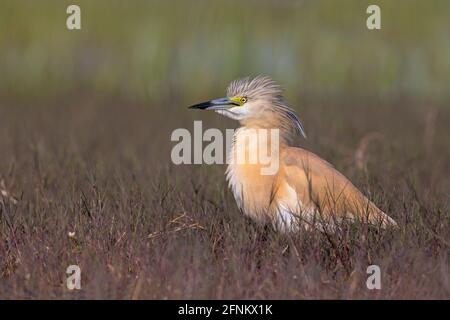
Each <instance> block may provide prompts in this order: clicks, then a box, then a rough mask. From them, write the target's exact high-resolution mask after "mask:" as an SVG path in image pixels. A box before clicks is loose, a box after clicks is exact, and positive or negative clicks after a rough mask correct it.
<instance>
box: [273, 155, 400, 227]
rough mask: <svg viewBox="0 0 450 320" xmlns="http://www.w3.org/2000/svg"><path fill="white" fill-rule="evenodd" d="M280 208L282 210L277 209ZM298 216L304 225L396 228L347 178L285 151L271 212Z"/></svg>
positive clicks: (311, 157) (320, 161) (312, 157)
mask: <svg viewBox="0 0 450 320" xmlns="http://www.w3.org/2000/svg"><path fill="white" fill-rule="evenodd" d="M280 208H281V209H280ZM275 209H278V211H280V210H281V211H282V215H286V214H287V212H291V213H293V214H300V215H301V217H302V218H303V219H304V220H306V221H311V220H312V219H314V220H315V221H317V219H324V220H327V221H328V222H329V221H336V219H337V220H340V219H343V218H349V219H361V220H363V221H366V222H369V223H373V224H380V225H381V226H387V225H392V224H395V222H394V221H393V220H392V219H391V218H389V217H388V216H387V215H386V214H385V213H384V212H383V211H381V210H380V209H378V208H377V207H376V206H375V204H373V203H372V202H371V201H370V200H368V199H367V198H366V197H365V196H364V195H363V194H362V193H361V192H360V191H359V190H358V189H357V188H356V187H355V186H354V185H353V184H352V183H351V182H350V181H349V180H348V179H347V178H346V177H344V176H343V175H342V174H341V173H339V172H338V171H337V170H336V169H335V168H334V167H333V166H332V165H331V164H329V163H328V162H326V161H325V160H323V159H321V158H320V157H318V156H317V155H315V154H313V153H311V152H309V151H307V150H304V149H301V148H294V147H288V148H285V149H284V150H283V151H282V152H281V154H280V170H279V172H278V175H277V179H276V186H275V188H274V202H273V203H272V210H273V211H274V212H276V211H277V210H275Z"/></svg>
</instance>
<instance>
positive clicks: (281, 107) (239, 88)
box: [189, 76, 305, 137]
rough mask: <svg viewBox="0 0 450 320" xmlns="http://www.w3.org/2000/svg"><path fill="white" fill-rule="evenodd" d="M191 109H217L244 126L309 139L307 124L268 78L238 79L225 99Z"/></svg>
mask: <svg viewBox="0 0 450 320" xmlns="http://www.w3.org/2000/svg"><path fill="white" fill-rule="evenodd" d="M189 108H192V109H202V110H213V111H216V112H217V113H220V114H222V115H224V116H226V117H228V118H231V119H234V120H238V121H239V122H241V124H243V125H248V124H252V123H258V125H259V126H263V127H279V128H280V129H294V130H295V131H297V132H299V133H300V134H301V135H303V136H304V137H305V133H304V129H303V125H302V124H301V122H300V120H299V119H298V117H297V116H296V115H295V113H294V112H293V110H292V109H291V108H290V107H288V105H287V104H286V102H285V100H284V98H283V96H282V89H281V87H280V86H279V85H278V84H276V83H275V81H273V80H272V79H270V78H269V77H266V76H257V77H255V78H253V79H250V78H248V77H247V78H244V79H239V80H235V81H233V82H231V83H230V85H229V86H228V88H227V96H226V97H225V98H219V99H213V100H210V101H207V102H202V103H199V104H195V105H193V106H190V107H189Z"/></svg>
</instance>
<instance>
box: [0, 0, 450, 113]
mask: <svg viewBox="0 0 450 320" xmlns="http://www.w3.org/2000/svg"><path fill="white" fill-rule="evenodd" d="M0 3H1V10H0V70H1V77H0V97H2V98H3V99H7V100H8V99H14V100H16V99H19V100H20V101H24V102H34V103H38V102H42V104H45V103H46V101H48V100H49V99H53V98H55V97H60V96H63V95H68V94H70V95H72V96H73V95H79V96H93V97H97V96H113V97H118V96H120V97H124V98H127V99H137V100H138V101H142V102H145V103H147V102H149V103H152V102H153V103H160V102H164V101H167V99H169V100H170V101H178V99H182V100H189V101H191V100H197V99H198V97H199V96H204V97H209V96H210V95H211V92H217V94H223V91H224V86H225V84H226V83H228V81H230V80H231V79H233V78H236V77H242V76H246V75H255V74H260V73H262V74H268V75H271V76H273V77H274V78H275V79H276V80H278V81H279V82H280V83H282V84H283V85H284V86H285V87H286V88H287V89H289V90H287V93H288V96H289V95H293V94H295V95H296V97H303V99H312V100H313V101H315V100H316V99H322V98H323V97H328V98H332V99H341V100H343V99H351V98H360V99H382V100H383V99H392V98H398V97H404V96H408V97H411V98H412V99H419V100H420V101H426V102H436V103H442V102H447V101H448V99H449V91H450V90H449V84H450V59H449V57H450V41H449V40H450V2H449V1H445V0H442V1H439V0H433V1H411V0H408V1H407V0H402V1H332V0H323V1H199V0H197V1H177V0H171V1H128V2H125V1H105V0H99V1H75V2H74V1H39V2H37V1H24V0H19V1H13V0H1V2H0ZM73 3H75V4H78V5H79V6H80V7H81V19H82V30H79V31H69V30H67V29H66V18H67V14H66V8H67V6H68V5H69V4H73ZM372 3H373V4H378V5H380V7H381V20H382V29H381V30H380V31H370V30H368V29H367V28H366V18H367V16H368V15H367V14H366V8H367V6H368V5H369V4H372Z"/></svg>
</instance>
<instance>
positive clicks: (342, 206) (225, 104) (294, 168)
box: [189, 75, 397, 233]
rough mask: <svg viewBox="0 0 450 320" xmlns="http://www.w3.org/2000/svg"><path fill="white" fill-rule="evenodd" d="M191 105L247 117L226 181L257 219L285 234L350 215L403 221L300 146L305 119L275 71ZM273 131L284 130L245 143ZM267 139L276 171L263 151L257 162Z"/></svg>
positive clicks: (376, 221)
mask: <svg viewBox="0 0 450 320" xmlns="http://www.w3.org/2000/svg"><path fill="white" fill-rule="evenodd" d="M189 108H191V109H201V110H212V111H215V112H217V113H219V114H221V115H223V116H226V117H228V118H231V119H233V120H237V121H238V122H239V124H240V126H239V128H238V129H237V130H235V132H234V136H233V142H232V144H231V148H230V149H229V152H228V156H227V157H228V158H227V163H228V167H227V169H226V180H227V181H228V185H229V187H230V189H231V191H232V193H233V195H234V198H235V200H236V203H237V206H238V207H239V209H240V211H241V212H243V214H245V215H247V216H249V217H251V218H252V219H254V220H255V221H257V222H260V223H263V224H272V226H273V227H274V228H275V229H276V230H279V231H281V232H283V233H290V232H297V231H299V230H300V229H301V228H305V229H311V228H314V229H318V230H321V231H323V232H326V231H328V230H330V231H336V229H337V228H339V226H340V225H342V224H343V222H344V221H351V222H354V221H362V222H364V223H367V224H369V225H373V226H379V227H380V228H382V229H385V228H388V227H391V226H396V225H397V223H396V222H395V221H394V220H393V219H392V218H391V217H389V216H388V215H387V214H386V213H384V212H383V211H382V210H380V209H379V208H378V207H377V206H376V205H375V204H374V203H373V202H372V201H370V200H369V199H368V198H367V197H366V196H365V195H364V194H363V193H362V192H361V191H359V190H358V189H357V188H356V187H355V185H354V184H352V182H350V180H348V179H347V178H346V177H345V176H344V175H342V174H341V173H340V172H339V171H338V170H336V169H335V167H334V166H333V165H331V164H330V163H329V162H327V161H325V160H323V159H322V158H320V157H319V156H318V155H316V154H314V153H312V152H310V151H308V150H305V149H303V148H300V147H296V146H295V145H294V143H293V140H294V139H293V138H294V137H295V136H297V135H300V136H303V137H304V138H306V135H305V130H304V127H303V124H302V122H301V121H300V119H299V117H298V116H297V115H296V114H295V112H294V109H292V108H291V107H290V106H289V105H288V103H287V102H286V99H285V98H284V97H283V89H282V88H281V86H280V85H278V84H277V83H276V82H275V81H274V80H272V79H271V78H270V77H268V76H262V75H260V76H256V77H253V78H250V77H246V78H242V79H238V80H234V81H232V82H231V83H230V84H229V86H228V88H227V94H226V97H225V98H219V99H213V100H209V101H206V102H202V103H198V104H195V105H192V106H190V107H189ZM270 130H276V131H275V132H277V133H278V134H276V135H270V136H269V134H266V136H264V134H262V135H260V134H259V135H256V137H257V138H258V139H259V141H258V143H253V144H252V143H239V142H242V141H244V142H245V141H247V140H246V139H247V138H248V137H254V136H255V135H252V134H253V133H254V132H256V131H264V132H269V131H270ZM259 146H264V147H265V148H266V150H268V153H271V157H272V158H271V159H275V160H276V161H277V164H278V165H277V167H276V169H277V170H276V171H275V172H273V173H271V174H263V170H262V169H264V167H266V164H267V163H266V162H263V161H262V159H259V157H256V158H257V159H256V160H255V159H253V161H249V158H251V157H252V156H255V155H259V154H260V153H259V150H257V149H258V147H259ZM236 159H241V161H236ZM242 159H243V160H242Z"/></svg>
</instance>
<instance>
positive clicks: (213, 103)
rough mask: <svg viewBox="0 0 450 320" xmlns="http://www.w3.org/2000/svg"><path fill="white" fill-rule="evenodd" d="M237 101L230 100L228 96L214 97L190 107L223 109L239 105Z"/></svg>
mask: <svg viewBox="0 0 450 320" xmlns="http://www.w3.org/2000/svg"><path fill="white" fill-rule="evenodd" d="M238 105H239V104H237V103H236V102H235V101H233V100H230V99H228V98H220V99H214V100H210V101H207V102H202V103H199V104H195V105H193V106H190V107H189V109H201V110H223V109H228V108H230V107H234V106H238Z"/></svg>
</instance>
